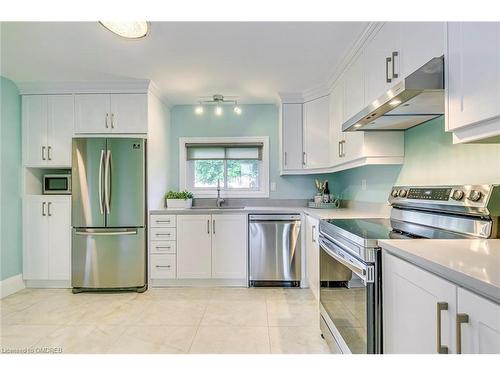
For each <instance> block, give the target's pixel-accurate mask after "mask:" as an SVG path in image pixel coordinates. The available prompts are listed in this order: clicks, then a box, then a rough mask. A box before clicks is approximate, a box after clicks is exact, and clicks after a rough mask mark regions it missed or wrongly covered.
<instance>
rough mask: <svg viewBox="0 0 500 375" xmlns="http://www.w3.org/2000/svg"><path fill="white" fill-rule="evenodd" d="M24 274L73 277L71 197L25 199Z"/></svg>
mask: <svg viewBox="0 0 500 375" xmlns="http://www.w3.org/2000/svg"><path fill="white" fill-rule="evenodd" d="M23 230H24V236H23V237H24V241H23V243H24V245H23V249H24V250H23V278H24V279H25V280H54V281H55V280H70V279H71V197H70V196H48V195H28V196H26V198H25V199H24V229H23Z"/></svg>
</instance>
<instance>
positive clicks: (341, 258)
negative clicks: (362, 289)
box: [319, 238, 373, 284]
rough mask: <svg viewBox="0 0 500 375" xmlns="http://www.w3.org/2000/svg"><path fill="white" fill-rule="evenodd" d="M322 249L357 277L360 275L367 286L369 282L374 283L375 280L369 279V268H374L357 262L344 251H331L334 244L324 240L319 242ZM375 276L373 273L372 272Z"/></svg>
mask: <svg viewBox="0 0 500 375" xmlns="http://www.w3.org/2000/svg"><path fill="white" fill-rule="evenodd" d="M319 243H320V246H321V248H322V249H323V250H324V251H325V252H326V253H327V254H328V255H329V256H331V257H332V258H333V259H335V260H336V261H338V262H339V263H342V264H343V265H344V266H346V267H347V268H349V269H350V270H351V271H352V272H354V273H355V274H356V275H358V276H359V277H360V278H361V279H362V280H363V281H364V283H365V284H366V283H367V282H373V278H372V277H369V276H368V274H369V268H370V267H373V266H367V265H365V264H363V263H361V262H359V261H357V260H355V259H354V258H353V257H351V256H350V255H347V254H346V253H345V252H343V251H342V250H340V251H339V250H336V249H331V247H332V245H333V246H335V245H334V244H333V243H331V242H330V243H328V242H326V241H325V240H324V239H323V238H320V240H319ZM371 273H372V274H373V272H371Z"/></svg>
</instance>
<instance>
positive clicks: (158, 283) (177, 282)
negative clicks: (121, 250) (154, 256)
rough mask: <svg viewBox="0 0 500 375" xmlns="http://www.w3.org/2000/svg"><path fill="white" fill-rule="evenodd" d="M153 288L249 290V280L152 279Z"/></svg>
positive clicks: (150, 284)
mask: <svg viewBox="0 0 500 375" xmlns="http://www.w3.org/2000/svg"><path fill="white" fill-rule="evenodd" d="M149 286H150V287H152V288H158V287H169V286H170V287H188V286H191V287H240V288H248V280H247V279H152V280H151V281H150V283H149Z"/></svg>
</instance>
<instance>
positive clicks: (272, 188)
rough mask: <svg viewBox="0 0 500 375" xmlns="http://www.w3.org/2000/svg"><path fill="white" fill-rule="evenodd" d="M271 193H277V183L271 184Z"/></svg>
mask: <svg viewBox="0 0 500 375" xmlns="http://www.w3.org/2000/svg"><path fill="white" fill-rule="evenodd" d="M271 191H276V182H271Z"/></svg>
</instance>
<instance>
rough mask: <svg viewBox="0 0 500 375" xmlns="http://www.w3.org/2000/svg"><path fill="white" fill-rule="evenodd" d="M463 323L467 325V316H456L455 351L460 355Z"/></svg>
mask: <svg viewBox="0 0 500 375" xmlns="http://www.w3.org/2000/svg"><path fill="white" fill-rule="evenodd" d="M463 323H469V315H467V314H457V317H456V323H455V324H456V325H455V329H456V334H455V337H456V340H457V342H456V349H457V354H462V324H463Z"/></svg>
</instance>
